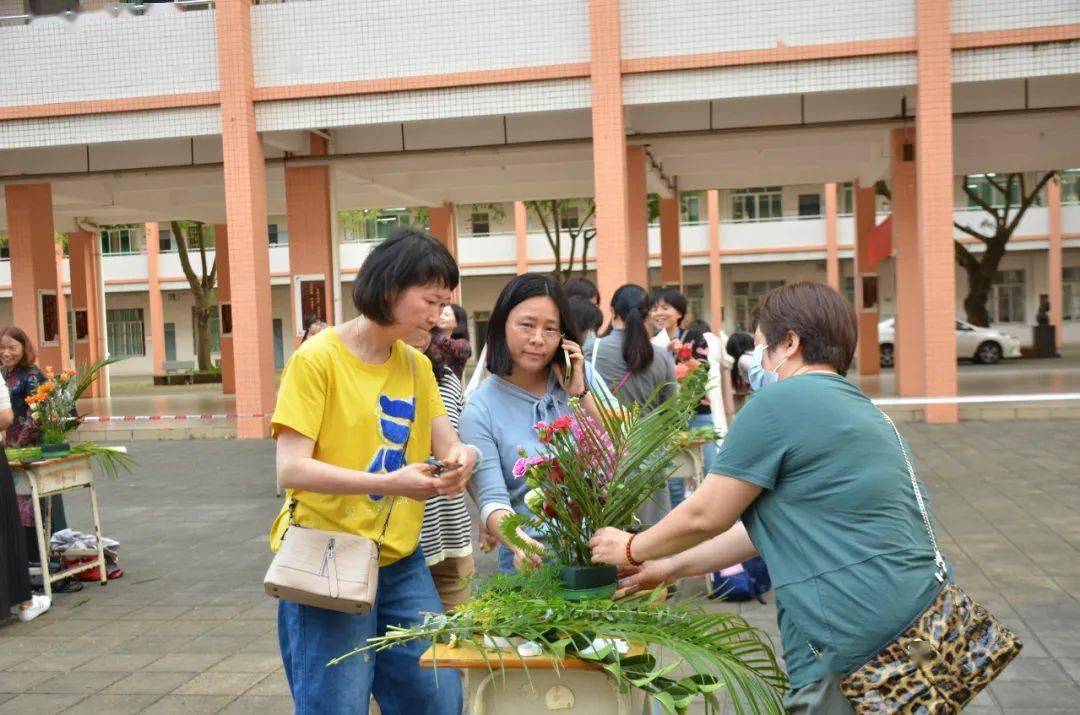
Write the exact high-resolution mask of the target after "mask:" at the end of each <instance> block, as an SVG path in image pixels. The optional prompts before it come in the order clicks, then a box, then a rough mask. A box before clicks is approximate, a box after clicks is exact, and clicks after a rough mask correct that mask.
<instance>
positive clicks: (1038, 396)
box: [83, 392, 1080, 422]
mask: <svg viewBox="0 0 1080 715" xmlns="http://www.w3.org/2000/svg"><path fill="white" fill-rule="evenodd" d="M1070 400H1080V392H1051V393H1034V394H1027V395H965V396H960V395H957V396H955V397H877V398H874V399H872V400H871V401H872V402H873V403H874V404H875V405H877V406H879V407H906V406H918V405H952V404H957V405H986V404H998V403H1007V402H1062V401H1070ZM272 414H273V413H270V412H248V413H244V412H238V413H227V414H219V415H218V414H204V415H88V416H86V417H83V422H200V421H208V420H237V419H249V418H250V419H255V418H268V417H270V416H272Z"/></svg>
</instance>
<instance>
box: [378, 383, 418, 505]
mask: <svg viewBox="0 0 1080 715" xmlns="http://www.w3.org/2000/svg"><path fill="white" fill-rule="evenodd" d="M414 419H416V398H415V397H413V398H410V399H409V400H395V399H393V398H390V397H387V396H386V395H379V435H380V436H381V437H382V439H383V441H384V442H386V443H387V444H386V445H384V446H382V447H379V450H378V451H377V452H376V453H375V458H374V459H372V460H371V464H370V465H368V468H367V470H368V471H369V472H372V473H373V474H386V473H387V472H392V471H394V470H395V469H400V468H401V467H402V466H404V464H405V445H406V443H408V441H409V433H410V432H411V431H412V423H413V420H414ZM370 496H371V499H372V500H373V501H379V500H380V499H382V495H381V494H371V495H370Z"/></svg>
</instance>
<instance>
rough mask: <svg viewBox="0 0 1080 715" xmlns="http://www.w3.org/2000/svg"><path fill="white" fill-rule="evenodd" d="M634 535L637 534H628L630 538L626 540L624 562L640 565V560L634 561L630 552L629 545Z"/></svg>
mask: <svg viewBox="0 0 1080 715" xmlns="http://www.w3.org/2000/svg"><path fill="white" fill-rule="evenodd" d="M635 536H637V534H630V538H629V539H627V540H626V563H628V564H630V565H631V566H641V563H642V562H641V561H635V560H634V555H633V554H631V553H630V547H631V546H632V545H633V543H634V537H635Z"/></svg>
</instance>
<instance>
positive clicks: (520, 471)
mask: <svg viewBox="0 0 1080 715" xmlns="http://www.w3.org/2000/svg"><path fill="white" fill-rule="evenodd" d="M528 468H529V460H528V459H526V458H525V457H522V458H521V459H519V460H518V461H516V462H514V469H513V473H514V476H515V477H517V478H518V479H521V478H522V477H524V476H525V470H526V469H528Z"/></svg>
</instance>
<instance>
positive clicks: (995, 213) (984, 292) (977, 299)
mask: <svg viewBox="0 0 1080 715" xmlns="http://www.w3.org/2000/svg"><path fill="white" fill-rule="evenodd" d="M1056 175H1057V172H1056V171H1048V172H1046V173H1045V174H1043V176H1042V178H1041V179H1039V181H1038V182H1036V184H1035V186H1034V187H1033V188H1032V189H1031V191H1030V192H1029V191H1028V190H1027V182H1026V179H1025V176H1024V174H1022V173H1012V174H1006V175H1005V176H1004V178H1003V177H1002V176H1000V175H998V176H995V175H994V174H986V175H985V176H984V178H985V180H986V181H987V182H988V184H989V185H990V187H991V194H992V196H991V198H990V199H989V200H987V198H986V197H984V196H980V195H979V193H978V192H977V191H976V190H975V188H974V186H973V185H972V183H971V181H970V180H969V177H967V176H965V177H964V193H965V194H967V197H968V198H969V199H970V200H971V201H972V203H974V204H975V205H977V206H979V207H980V208H982V210H983V211H984V212H986V213H987V214H989V217H988V218H984V219H983V220H982V221H981V222H980V223H979V228H981V229H983V230H982V231H979V230H976V229H975V228H972V227H971V226H966V225H964V224H962V223H960V222H959V221H954V222H953V225H954V226H956V228H957V229H959V230H960V231H963V232H964V233H966V234H967V235H969V236H972V237H973V238H977V239H978V240H979V241H981V242H982V243H983V244H984V245H985V246H986V250H984V251H983V252H982V253H981V254H978V255H977V254H974V253H972V252H971V251H970V250H969V249H968V248H967V246H965V245H964V244H962V243H960V241H958V240H956V241H953V244H954V246H955V251H956V262H957V263H959V264H960V266H961V267H962V268H963V269H964V270H965V271H966V272H967V277H968V293H967V296H966V297H965V298H964V312H965V313H966V315H967V320H968V322H969V323H971V324H972V325H980V326H983V327H986V326H988V325H990V314H989V311H988V310H987V308H986V303H987V301H988V300H989V298H990V289H991V288H992V287H993V285H994V276H995V275H996V274H997V269H998V265H999V264H1000V263H1001V259H1002V258H1003V257H1004V256H1005V250H1006V245H1007V244H1008V242H1009V239H1010V238H1012V235H1013V232H1015V231H1016V227H1017V226H1019V225H1020V221H1021V219H1023V218H1024V214H1025V213H1027V210H1028V209H1029V208H1030V207H1031V206H1032V204H1034V203H1035V202H1036V201H1037V200H1038V198H1039V193H1040V192H1041V191H1042V189H1043V187H1044V186H1046V184H1047V182H1049V181H1050V180H1051V179H1052V178H1053V177H1054V176H1056ZM1002 179H1003V180H1002ZM1014 196H1015V198H1014ZM995 199H997V200H995ZM998 203H1000V205H996V204H998Z"/></svg>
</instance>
